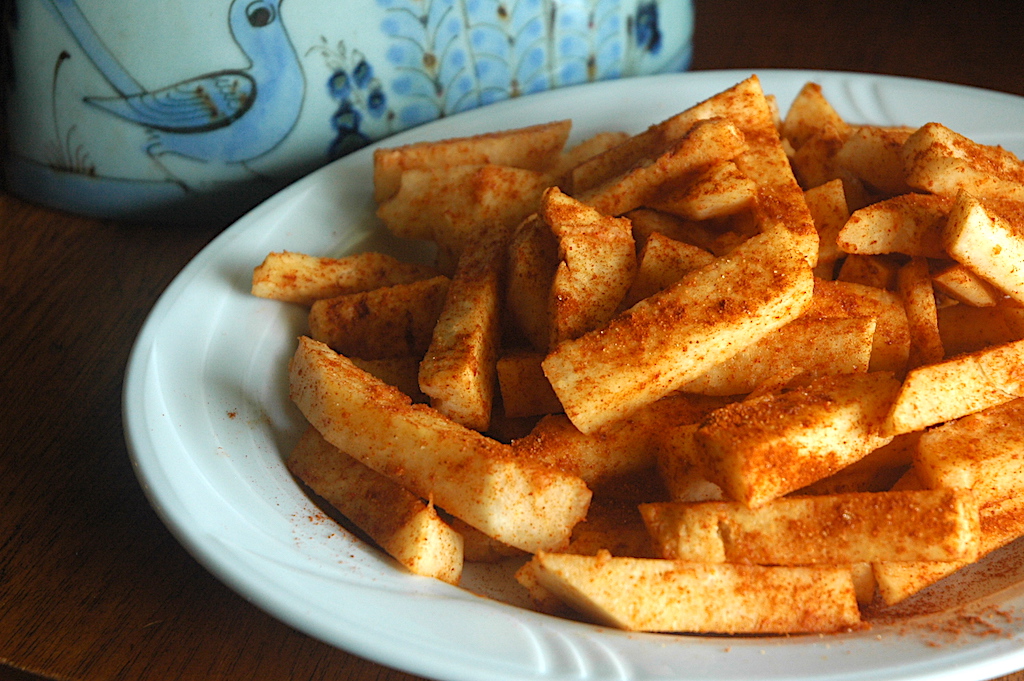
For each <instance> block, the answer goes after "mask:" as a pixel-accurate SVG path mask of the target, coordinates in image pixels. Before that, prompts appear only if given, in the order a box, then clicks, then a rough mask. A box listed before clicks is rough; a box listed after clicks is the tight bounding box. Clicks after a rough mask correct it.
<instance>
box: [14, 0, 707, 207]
mask: <svg viewBox="0 0 1024 681" xmlns="http://www.w3.org/2000/svg"><path fill="white" fill-rule="evenodd" d="M6 11H7V12H8V14H9V15H10V16H8V17H6V21H5V35H4V36H3V40H5V41H6V47H7V53H8V55H9V63H8V64H7V65H6V68H5V69H4V73H5V77H6V82H5V83H4V84H3V86H4V88H5V90H4V94H5V97H4V100H3V101H4V103H5V104H4V106H5V109H6V111H5V113H6V134H7V140H6V142H7V144H6V152H5V154H4V166H3V170H4V183H5V187H6V188H7V189H8V190H9V191H10V192H12V193H14V194H17V195H20V196H22V197H25V198H27V199H30V200H33V201H36V202H39V203H43V204H45V205H49V206H52V207H57V208H62V209H66V210H69V211H72V212H77V213H82V214H87V215H91V216H97V217H105V218H115V219H145V220H152V219H156V220H164V221H209V220H218V221H228V220H230V219H232V218H234V217H237V216H238V215H240V214H241V213H242V212H244V211H245V210H246V209H248V208H250V207H251V206H253V205H255V204H256V203H257V202H259V201H260V200H262V199H263V198H265V197H267V196H268V195H270V194H271V193H273V192H274V191H277V190H278V189H280V188H281V187H282V186H284V185H285V184H287V183H289V182H291V181H292V180H294V179H296V178H297V177H299V176H301V175H303V174H305V173H307V172H309V171H310V170H312V169H314V168H316V167H318V166H320V165H323V164H325V163H327V162H329V161H331V160H333V159H335V158H338V157H339V156H342V155H344V154H347V153H349V152H352V151H354V150H356V149H359V148H361V147H363V146H365V145H367V144H369V143H370V142H372V141H375V140H378V139H381V138H383V137H386V136H388V135H391V134H393V133H395V132H398V131H400V130H404V129H406V128H409V127H412V126H415V125H419V124H421V123H425V122H427V121H430V120H433V119H436V118H438V117H442V116H450V115H452V114H456V113H458V112H460V111H465V110H467V109H472V108H474V107H479V106H482V105H486V104H490V103H493V102H497V101H500V100H504V99H508V98H511V97H521V96H527V95H530V94H531V93H535V92H540V91H543V90H548V89H551V88H556V87H563V86H568V85H576V84H580V83H586V82H588V81H597V80H604V79H608V78H619V77H628V76H634V75H646V74H654V73H661V72H667V71H677V70H682V69H685V68H686V67H687V66H688V64H689V59H690V53H691V36H692V25H693V13H692V7H691V5H690V0H147V1H146V2H118V1H116V0H13V2H8V3H7V8H6Z"/></svg>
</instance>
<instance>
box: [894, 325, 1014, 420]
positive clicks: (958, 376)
mask: <svg viewBox="0 0 1024 681" xmlns="http://www.w3.org/2000/svg"><path fill="white" fill-rule="evenodd" d="M1022 365H1024V341H1014V342H1012V343H1006V344H1004V345H997V346H994V347H991V348H986V349H984V350H979V351H977V352H971V353H968V354H965V355H959V356H957V357H953V358H952V359H947V360H945V361H943V362H939V363H937V364H927V365H925V366H920V367H917V368H916V369H914V370H912V371H911V372H910V373H908V374H907V377H906V379H904V381H903V386H902V387H901V388H900V391H899V394H898V395H897V396H896V401H895V402H894V403H893V406H892V410H891V411H890V412H889V416H888V418H887V419H886V425H885V430H886V432H888V433H890V434H892V435H898V434H899V433H909V432H911V431H914V430H921V429H922V428H927V427H928V426H933V425H935V424H937V423H942V422H944V421H950V420H952V419H956V418H960V417H961V416H967V415H968V414H973V413H974V412H978V411H981V410H982V409H987V408H988V407H994V406H996V405H997V404H1002V403H1004V402H1009V401H1010V400H1012V399H1015V398H1018V397H1024V371H1022V370H1021V366H1022Z"/></svg>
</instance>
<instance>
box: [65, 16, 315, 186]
mask: <svg viewBox="0 0 1024 681" xmlns="http://www.w3.org/2000/svg"><path fill="white" fill-rule="evenodd" d="M282 1H283V0H232V2H231V6H230V8H229V10H228V25H229V28H230V30H231V35H232V37H233V38H234V40H235V43H236V44H237V45H238V47H239V48H240V49H241V51H242V52H243V53H244V54H245V56H246V57H247V59H248V61H249V65H248V66H247V67H246V68H244V69H225V70H221V71H216V72H213V73H208V74H204V75H201V76H197V77H195V78H189V79H187V80H183V81H180V82H177V83H174V84H172V85H168V86H166V87H161V88H159V89H155V90H154V89H147V88H146V87H144V86H143V85H142V84H140V83H139V82H138V81H137V80H135V78H134V77H132V75H131V74H130V73H129V72H128V71H127V70H126V69H125V68H124V66H122V64H121V63H120V62H119V61H118V60H117V58H116V57H114V56H113V54H111V52H110V50H109V49H108V48H107V47H106V45H105V44H104V43H103V41H102V40H101V38H100V37H99V36H98V35H97V33H96V31H95V30H94V29H93V27H92V25H91V24H90V23H89V21H88V20H87V18H86V17H85V16H84V15H83V14H82V11H81V10H80V9H79V7H78V5H77V4H76V2H75V0H49V2H50V4H51V5H52V6H53V8H54V9H55V10H56V11H57V14H58V15H59V16H60V18H61V19H62V20H63V22H64V24H65V25H66V26H67V27H68V29H69V30H70V32H71V34H72V36H74V38H75V40H76V41H77V42H78V44H79V45H80V46H81V48H82V50H83V51H84V52H85V54H86V56H88V58H89V59H90V60H91V61H92V63H93V64H94V65H95V66H96V68H97V70H99V72H100V73H101V74H102V75H103V77H104V78H105V79H106V80H107V82H108V83H109V84H110V85H111V87H112V88H113V89H114V90H115V91H116V92H117V95H116V96H93V97H86V98H85V101H86V102H88V103H89V104H90V105H92V106H95V107H97V108H99V109H102V110H104V111H106V112H108V113H110V114H113V115H114V116H117V117H119V118H121V119H123V120H126V121H130V122H131V123H134V124H136V125H140V126H143V127H145V128H146V129H147V130H148V131H149V133H150V140H149V142H148V144H147V145H146V152H147V153H148V154H149V155H150V156H151V157H153V158H154V160H155V158H156V157H157V156H160V155H162V154H166V153H173V154H178V155H180V156H184V157H187V158H190V159H194V160H197V161H203V162H222V163H240V164H244V163H245V162H246V161H251V160H253V159H256V158H258V157H260V156H262V155H264V154H266V153H267V152H269V151H270V150H272V149H274V148H275V147H276V146H277V145H278V144H280V143H281V141H282V140H283V139H284V138H285V137H287V135H288V133H289V132H290V131H291V130H292V128H293V127H294V126H295V123H296V121H297V120H298V117H299V113H300V111H301V108H302V99H303V95H304V91H305V80H304V78H303V74H302V67H301V65H300V63H299V58H298V55H297V54H296V53H295V49H294V48H293V47H292V44H291V41H290V39H289V37H288V33H287V32H286V30H285V27H284V24H283V23H282V21H281V15H280V6H281V2H282ZM165 170H166V168H165Z"/></svg>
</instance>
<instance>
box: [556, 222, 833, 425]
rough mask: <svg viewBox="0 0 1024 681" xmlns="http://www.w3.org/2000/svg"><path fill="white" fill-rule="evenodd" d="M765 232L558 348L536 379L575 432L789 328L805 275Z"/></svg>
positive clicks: (803, 298)
mask: <svg viewBox="0 0 1024 681" xmlns="http://www.w3.org/2000/svg"><path fill="white" fill-rule="evenodd" d="M793 246H794V237H792V235H790V234H789V233H788V232H787V231H784V230H773V231H771V232H765V233H763V234H759V235H757V236H754V237H752V238H751V239H750V240H748V241H747V242H745V243H744V244H743V245H742V246H740V247H739V248H737V249H736V250H735V251H733V252H732V253H731V254H730V255H727V256H723V257H722V258H719V259H718V260H716V261H715V262H714V263H712V264H711V265H708V266H707V267H704V268H701V269H699V270H696V271H694V272H691V273H690V274H688V275H687V276H686V277H684V278H683V279H682V280H680V281H679V282H677V283H676V284H674V285H673V286H671V287H670V288H668V289H666V290H664V291H661V292H660V293H657V294H655V295H653V296H651V297H649V298H646V299H644V300H642V301H640V302H639V303H637V304H636V305H634V306H633V307H632V308H630V309H629V310H627V311H626V312H624V313H622V314H620V315H619V316H617V317H615V318H613V319H612V321H611V322H609V324H608V326H606V327H605V328H603V329H598V330H596V331H592V332H591V333H588V334H586V335H584V336H581V337H580V338H578V339H575V340H571V341H566V342H563V343H561V344H560V345H559V346H558V347H557V348H555V350H554V351H553V352H552V353H550V354H549V355H548V356H547V358H546V359H545V360H544V363H543V367H544V373H545V375H546V376H547V377H548V380H549V381H551V385H552V387H553V388H554V390H555V394H556V395H558V398H559V400H560V401H561V403H562V405H563V406H564V407H565V411H566V414H567V415H568V416H569V418H570V419H571V420H572V422H573V423H574V424H575V425H576V427H577V428H579V429H580V430H581V431H583V432H585V433H586V432H592V431H594V430H596V429H598V428H600V427H601V426H603V425H605V424H608V423H611V422H613V421H617V420H619V419H622V418H625V417H627V416H629V415H630V414H632V413H634V412H635V411H637V410H638V409H640V408H641V407H643V406H644V405H646V404H650V403H652V402H654V401H655V400H657V399H659V398H661V397H663V396H665V395H667V394H668V393H670V392H672V391H673V390H676V389H678V388H680V387H681V386H683V385H685V384H686V382H687V381H690V380H692V379H694V378H696V377H697V376H698V375H700V374H701V373H703V372H704V371H706V370H707V369H708V368H709V367H711V366H713V365H715V364H717V363H718V362H721V361H724V360H726V359H728V358H729V357H732V356H733V355H735V354H736V353H738V352H739V351H740V350H742V349H743V348H744V347H746V346H748V345H750V344H751V343H754V342H756V341H757V340H758V339H760V338H762V337H764V336H765V335H767V334H768V333H770V332H772V331H774V330H775V329H778V328H780V327H781V326H783V325H785V324H786V323H788V322H790V321H792V320H793V319H795V318H796V317H797V316H798V315H799V314H800V313H801V312H802V311H803V310H804V308H805V307H806V306H807V305H808V303H809V302H810V299H811V296H812V294H813V287H814V281H813V275H812V274H811V268H810V266H809V265H808V264H807V262H806V261H805V260H803V259H802V258H801V257H800V256H799V255H798V254H796V253H794V252H793Z"/></svg>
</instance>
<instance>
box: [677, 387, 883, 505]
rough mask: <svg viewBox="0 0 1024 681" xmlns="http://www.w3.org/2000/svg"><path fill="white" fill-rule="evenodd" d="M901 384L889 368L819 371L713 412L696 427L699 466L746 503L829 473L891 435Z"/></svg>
mask: <svg viewBox="0 0 1024 681" xmlns="http://www.w3.org/2000/svg"><path fill="white" fill-rule="evenodd" d="M899 386H900V384H899V381H897V380H896V379H895V378H893V377H892V375H891V374H890V373H888V372H873V373H868V374H841V375H837V376H825V377H822V378H819V379H817V380H815V381H812V382H810V383H808V384H806V385H803V386H799V387H794V388H792V389H787V390H784V391H782V392H778V393H774V394H769V395H764V396H762V397H758V398H754V399H747V400H746V401H744V402H735V403H733V404H730V405H727V406H725V407H722V408H721V409H718V410H716V411H713V412H712V413H711V414H710V415H708V417H707V418H706V419H704V421H702V422H701V425H700V427H699V428H698V429H697V433H696V438H697V442H698V444H699V446H700V451H701V452H703V459H702V465H703V466H704V473H705V475H706V476H707V478H708V479H709V480H711V482H714V483H715V484H717V485H718V486H719V487H721V488H722V490H723V491H725V493H726V495H727V496H728V497H729V498H730V499H733V500H735V501H739V502H742V503H744V504H746V505H747V506H750V507H751V508H753V507H756V506H760V505H763V504H765V503H767V502H769V501H771V500H772V499H775V498H777V497H780V496H782V495H784V494H787V493H789V492H792V491H794V490H797V489H800V488H801V487H804V486H806V485H809V484H811V483H812V482H815V481H817V480H821V479H822V478H825V477H828V476H829V475H831V474H833V473H835V472H836V471H838V470H840V469H841V468H843V467H845V466H848V465H849V464H851V463H853V462H854V461H857V460H858V459H861V458H863V457H864V456H866V455H867V454H868V453H869V452H871V451H873V450H875V449H877V448H879V447H881V446H883V445H885V444H887V443H888V442H889V441H890V440H891V439H892V436H891V435H886V434H883V433H882V425H883V422H884V419H885V416H886V414H887V413H888V411H889V408H890V406H891V404H892V400H893V397H894V396H895V394H896V391H897V390H898V389H899Z"/></svg>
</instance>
